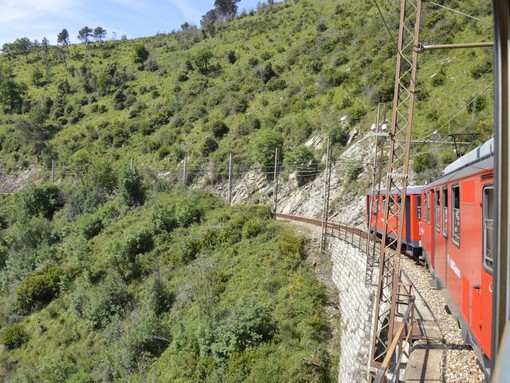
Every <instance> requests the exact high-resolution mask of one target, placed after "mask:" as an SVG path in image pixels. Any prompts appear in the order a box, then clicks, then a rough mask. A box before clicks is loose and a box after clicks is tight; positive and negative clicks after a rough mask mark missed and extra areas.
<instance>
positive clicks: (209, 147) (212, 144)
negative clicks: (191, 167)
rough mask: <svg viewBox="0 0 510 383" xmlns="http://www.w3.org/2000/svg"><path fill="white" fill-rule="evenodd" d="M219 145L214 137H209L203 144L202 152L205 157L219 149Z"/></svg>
mask: <svg viewBox="0 0 510 383" xmlns="http://www.w3.org/2000/svg"><path fill="white" fill-rule="evenodd" d="M218 147H219V146H218V143H217V142H216V141H215V140H214V138H212V137H207V138H206V139H205V140H204V142H203V143H202V147H201V148H200V151H201V153H202V155H203V156H204V157H207V156H209V154H211V153H212V152H214V151H216V150H217V149H218Z"/></svg>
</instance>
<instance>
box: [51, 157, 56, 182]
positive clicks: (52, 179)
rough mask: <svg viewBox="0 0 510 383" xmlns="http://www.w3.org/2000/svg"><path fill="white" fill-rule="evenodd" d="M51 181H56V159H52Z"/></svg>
mask: <svg viewBox="0 0 510 383" xmlns="http://www.w3.org/2000/svg"><path fill="white" fill-rule="evenodd" d="M51 182H52V183H53V182H55V160H51Z"/></svg>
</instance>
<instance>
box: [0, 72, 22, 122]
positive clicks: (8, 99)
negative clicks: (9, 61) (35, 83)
mask: <svg viewBox="0 0 510 383" xmlns="http://www.w3.org/2000/svg"><path fill="white" fill-rule="evenodd" d="M25 93H26V86H25V85H20V84H18V83H17V82H15V81H14V80H13V79H10V78H9V79H6V80H3V81H2V82H1V83H0V104H2V105H3V106H4V111H5V112H6V113H11V114H12V113H21V106H22V105H23V98H24V96H25Z"/></svg>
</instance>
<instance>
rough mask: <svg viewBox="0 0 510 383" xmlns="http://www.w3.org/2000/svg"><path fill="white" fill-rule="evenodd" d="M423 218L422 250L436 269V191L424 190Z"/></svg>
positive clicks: (430, 264)
mask: <svg viewBox="0 0 510 383" xmlns="http://www.w3.org/2000/svg"><path fill="white" fill-rule="evenodd" d="M422 203H423V220H422V226H421V228H422V230H421V242H422V251H423V255H424V256H425V259H426V261H427V263H428V265H429V267H430V269H431V270H432V271H434V269H435V260H434V216H435V215H434V191H433V190H424V191H423V192H422Z"/></svg>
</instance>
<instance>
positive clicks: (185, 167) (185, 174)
mask: <svg viewBox="0 0 510 383" xmlns="http://www.w3.org/2000/svg"><path fill="white" fill-rule="evenodd" d="M187 168H188V157H187V156H186V157H184V171H183V173H182V182H183V183H184V184H185V185H186V181H187V177H188V174H187V170H188V169H187Z"/></svg>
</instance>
